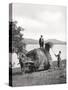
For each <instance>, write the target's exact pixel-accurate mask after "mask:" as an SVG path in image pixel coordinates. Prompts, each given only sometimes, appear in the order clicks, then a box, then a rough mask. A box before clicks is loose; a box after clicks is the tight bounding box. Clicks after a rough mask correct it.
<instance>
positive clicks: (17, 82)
mask: <svg viewBox="0 0 68 90" xmlns="http://www.w3.org/2000/svg"><path fill="white" fill-rule="evenodd" d="M55 64H56V63H54V65H55ZM63 64H64V65H65V61H63ZM54 65H53V66H54ZM64 65H63V66H62V67H61V69H58V68H57V67H55V68H54V67H53V69H49V70H44V71H37V72H33V73H25V74H21V71H20V68H18V69H15V70H14V72H15V71H16V72H15V73H13V75H12V84H13V86H14V87H15V86H32V85H50V84H64V83H66V67H65V66H66V65H65V66H64ZM55 66H56V65H55Z"/></svg>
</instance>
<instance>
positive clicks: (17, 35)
mask: <svg viewBox="0 0 68 90" xmlns="http://www.w3.org/2000/svg"><path fill="white" fill-rule="evenodd" d="M16 24H17V22H16V21H15V22H9V52H12V51H13V49H15V50H16V49H17V50H18V52H21V51H22V49H23V47H25V43H23V42H22V40H23V39H24V38H23V34H21V31H23V30H24V28H22V27H20V26H18V27H17V25H16Z"/></svg>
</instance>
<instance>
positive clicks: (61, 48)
mask: <svg viewBox="0 0 68 90" xmlns="http://www.w3.org/2000/svg"><path fill="white" fill-rule="evenodd" d="M35 48H39V45H38V44H33V45H32V44H28V45H27V46H26V50H27V51H30V50H32V49H35ZM59 51H61V59H66V45H54V46H53V47H52V49H50V54H51V56H52V60H57V58H56V57H55V56H54V53H55V54H58V52H59Z"/></svg>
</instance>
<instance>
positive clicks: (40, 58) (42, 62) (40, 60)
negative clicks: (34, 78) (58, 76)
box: [26, 48, 50, 70]
mask: <svg viewBox="0 0 68 90" xmlns="http://www.w3.org/2000/svg"><path fill="white" fill-rule="evenodd" d="M26 56H27V57H30V58H31V60H32V61H34V65H35V68H36V70H41V69H49V67H50V64H49V61H48V59H47V56H46V53H45V49H40V48H38V49H34V50H31V51H30V52H28V53H27V54H26Z"/></svg>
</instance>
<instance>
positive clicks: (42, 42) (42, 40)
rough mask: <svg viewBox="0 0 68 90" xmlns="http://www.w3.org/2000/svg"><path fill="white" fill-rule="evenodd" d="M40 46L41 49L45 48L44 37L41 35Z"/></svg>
mask: <svg viewBox="0 0 68 90" xmlns="http://www.w3.org/2000/svg"><path fill="white" fill-rule="evenodd" d="M39 45H40V48H43V46H44V39H43V36H42V35H41V37H40V39H39Z"/></svg>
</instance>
